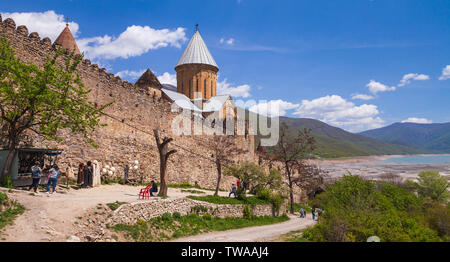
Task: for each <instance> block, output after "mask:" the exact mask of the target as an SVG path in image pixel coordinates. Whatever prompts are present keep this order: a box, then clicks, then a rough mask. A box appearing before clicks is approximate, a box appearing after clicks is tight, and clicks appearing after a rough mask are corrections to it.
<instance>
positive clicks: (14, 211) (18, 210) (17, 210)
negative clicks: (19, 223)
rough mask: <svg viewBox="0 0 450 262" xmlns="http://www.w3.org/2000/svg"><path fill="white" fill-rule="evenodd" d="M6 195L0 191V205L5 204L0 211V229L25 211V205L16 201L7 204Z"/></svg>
mask: <svg viewBox="0 0 450 262" xmlns="http://www.w3.org/2000/svg"><path fill="white" fill-rule="evenodd" d="M7 200H8V196H7V195H6V194H4V193H1V192H0V205H2V206H7V208H6V209H5V210H3V211H2V212H0V229H2V228H4V227H5V226H6V225H9V224H11V223H12V222H13V221H14V219H15V218H16V216H18V215H20V214H22V213H23V212H24V211H25V207H24V206H22V205H21V204H19V203H18V202H16V201H13V202H11V203H9V204H8V201H7Z"/></svg>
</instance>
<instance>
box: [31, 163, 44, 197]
mask: <svg viewBox="0 0 450 262" xmlns="http://www.w3.org/2000/svg"><path fill="white" fill-rule="evenodd" d="M39 165H40V163H39V162H38V161H36V163H34V166H32V167H31V179H33V183H32V184H31V186H30V188H28V190H31V189H32V188H33V189H34V193H37V188H38V187H39V181H40V180H41V174H42V169H41V167H40V166H39Z"/></svg>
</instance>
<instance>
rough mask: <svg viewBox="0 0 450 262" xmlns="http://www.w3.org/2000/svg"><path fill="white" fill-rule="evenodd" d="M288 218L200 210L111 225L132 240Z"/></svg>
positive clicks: (280, 220) (202, 231)
mask: <svg viewBox="0 0 450 262" xmlns="http://www.w3.org/2000/svg"><path fill="white" fill-rule="evenodd" d="M286 220H289V218H288V217H287V216H281V217H272V216H263V217H254V218H253V219H245V218H239V217H238V218H236V217H227V218H219V217H211V215H203V216H199V215H197V214H190V215H187V216H175V215H170V214H164V216H161V217H155V218H152V219H150V220H149V221H147V222H146V221H143V220H139V221H137V223H136V224H134V225H124V224H118V225H115V226H113V227H111V229H113V230H114V231H116V232H122V233H124V235H125V237H126V238H128V239H131V240H135V241H142V242H152V241H165V240H170V239H174V238H179V237H185V236H192V235H197V234H200V233H206V232H211V231H224V230H229V229H236V228H243V227H249V226H262V225H269V224H274V223H280V222H284V221H286Z"/></svg>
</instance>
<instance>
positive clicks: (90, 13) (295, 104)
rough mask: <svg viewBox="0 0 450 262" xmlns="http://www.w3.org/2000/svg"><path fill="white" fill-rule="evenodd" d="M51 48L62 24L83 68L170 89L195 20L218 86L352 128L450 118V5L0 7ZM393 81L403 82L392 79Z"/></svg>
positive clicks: (366, 0)
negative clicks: (148, 77)
mask: <svg viewBox="0 0 450 262" xmlns="http://www.w3.org/2000/svg"><path fill="white" fill-rule="evenodd" d="M0 13H2V16H3V19H5V17H13V18H14V19H15V20H16V21H19V22H17V24H18V25H19V24H25V25H27V26H28V28H29V29H30V31H37V32H39V33H40V35H41V37H44V36H50V37H51V38H52V39H53V40H54V38H55V37H56V36H57V35H58V32H60V31H61V30H62V28H64V17H65V16H69V20H70V28H71V30H72V31H73V32H74V34H75V37H76V39H77V43H78V45H79V47H80V49H82V51H85V54H86V56H87V57H88V58H90V59H91V60H92V61H93V62H95V63H99V65H100V66H103V67H106V68H107V69H108V71H109V72H112V73H118V74H119V75H121V76H122V78H123V79H127V80H129V81H133V82H134V81H136V79H137V76H138V75H139V73H141V72H142V71H143V70H145V69H146V68H150V69H151V70H152V71H154V72H155V74H157V75H158V76H159V78H160V80H161V81H162V82H167V83H174V81H175V80H174V74H175V71H174V69H173V68H174V66H175V64H176V63H177V61H178V59H179V57H180V56H181V54H182V52H183V50H184V47H186V45H187V42H188V41H189V39H190V37H191V36H192V34H193V33H194V30H195V26H194V25H195V24H197V23H198V24H199V30H200V33H201V35H202V37H203V39H204V40H205V42H206V44H207V46H208V48H209V50H210V52H211V53H212V55H213V57H214V59H215V60H216V62H217V64H218V65H219V67H220V71H219V89H220V91H221V92H222V93H230V94H232V95H234V97H235V99H244V100H249V99H253V100H256V102H257V103H258V104H257V105H256V106H254V107H253V110H259V111H260V112H262V113H264V112H266V111H267V110H266V108H265V107H264V105H265V104H264V103H263V101H261V100H267V101H268V102H269V103H271V104H274V105H278V106H279V107H280V109H281V110H280V111H279V112H272V111H270V112H266V113H268V114H271V115H276V114H281V115H285V116H290V117H310V118H315V119H319V120H322V121H325V122H327V123H328V124H331V125H334V126H338V127H341V128H344V129H346V130H349V131H353V132H357V131H362V130H366V129H371V128H376V127H381V126H385V125H389V124H391V123H394V122H401V121H410V122H422V123H429V122H433V123H439V122H450V106H449V102H450V1H445V0H434V1H427V0H423V1H419V0H395V1H392V0H372V1H371V0H342V1H337V0H336V1H318V0H311V1H300V0H296V1H294V0H293V1H268V0H267V1H265V0H254V1H253V0H240V1H238V0H227V1H226V0H214V1H210V0H209V1H207V0H204V1H200V0H199V1H183V0H179V1H145V0H141V1H132V0H129V1H81V0H72V1H62V0H59V1H37V0H33V1H5V2H4V3H2V6H1V7H0ZM402 79H403V81H402Z"/></svg>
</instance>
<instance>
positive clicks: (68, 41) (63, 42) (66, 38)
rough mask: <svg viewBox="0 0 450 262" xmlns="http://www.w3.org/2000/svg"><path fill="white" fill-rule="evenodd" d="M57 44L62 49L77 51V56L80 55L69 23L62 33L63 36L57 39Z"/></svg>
mask: <svg viewBox="0 0 450 262" xmlns="http://www.w3.org/2000/svg"><path fill="white" fill-rule="evenodd" d="M55 44H57V45H60V46H62V48H64V49H67V50H69V51H70V52H71V51H73V50H74V49H75V54H76V55H79V54H81V53H80V50H79V49H78V46H77V43H76V42H75V39H74V38H73V35H72V32H71V31H70V29H69V23H68V22H67V23H66V28H64V30H63V31H62V32H61V34H60V35H59V36H58V38H56V40H55Z"/></svg>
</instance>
